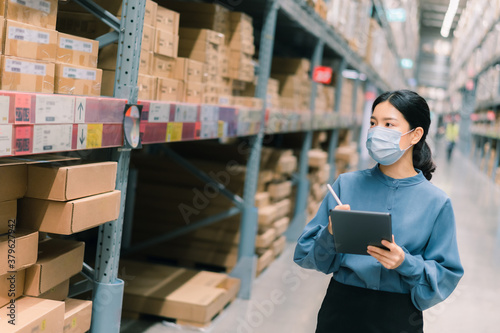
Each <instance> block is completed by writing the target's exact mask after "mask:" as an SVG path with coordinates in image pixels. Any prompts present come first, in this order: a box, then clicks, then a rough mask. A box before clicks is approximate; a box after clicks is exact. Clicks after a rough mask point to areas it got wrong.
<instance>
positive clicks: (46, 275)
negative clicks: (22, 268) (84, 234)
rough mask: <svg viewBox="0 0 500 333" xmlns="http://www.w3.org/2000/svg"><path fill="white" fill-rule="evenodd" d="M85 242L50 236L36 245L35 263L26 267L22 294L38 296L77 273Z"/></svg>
mask: <svg viewBox="0 0 500 333" xmlns="http://www.w3.org/2000/svg"><path fill="white" fill-rule="evenodd" d="M84 247H85V243H84V242H77V241H71V240H65V239H56V238H50V239H46V240H44V241H41V242H40V243H39V245H38V260H37V261H36V264H34V265H33V266H30V267H28V268H27V269H26V277H25V284H24V294H25V295H28V296H40V295H41V294H43V293H45V292H47V291H49V290H50V289H52V288H54V287H56V286H57V285H59V284H61V283H63V282H64V281H66V280H68V279H69V278H70V277H72V276H73V275H76V274H78V273H79V272H80V271H81V270H82V266H83V252H84Z"/></svg>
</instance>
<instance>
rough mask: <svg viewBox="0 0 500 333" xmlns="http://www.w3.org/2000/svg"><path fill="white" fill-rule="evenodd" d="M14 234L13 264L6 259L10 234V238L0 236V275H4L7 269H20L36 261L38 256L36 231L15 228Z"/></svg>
mask: <svg viewBox="0 0 500 333" xmlns="http://www.w3.org/2000/svg"><path fill="white" fill-rule="evenodd" d="M14 236H15V239H16V242H15V250H16V260H15V263H13V264H12V263H9V262H8V261H7V260H8V249H9V239H11V242H10V243H12V236H11V237H10V238H9V236H8V235H2V236H0V258H1V259H0V275H5V274H6V273H7V272H9V271H20V270H22V269H24V268H27V267H29V266H31V265H33V264H34V263H35V262H36V259H37V256H38V231H33V230H26V229H21V228H16V232H15V234H14ZM11 264H12V265H11Z"/></svg>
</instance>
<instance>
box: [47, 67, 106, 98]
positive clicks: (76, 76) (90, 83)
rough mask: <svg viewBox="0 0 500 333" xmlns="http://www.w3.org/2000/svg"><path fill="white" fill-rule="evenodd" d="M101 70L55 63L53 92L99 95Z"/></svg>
mask: <svg viewBox="0 0 500 333" xmlns="http://www.w3.org/2000/svg"><path fill="white" fill-rule="evenodd" d="M101 83H102V70H101V69H99V68H91V67H83V66H75V65H68V64H59V63H56V72H55V90H54V91H55V92H56V93H58V94H67V95H87V96H101Z"/></svg>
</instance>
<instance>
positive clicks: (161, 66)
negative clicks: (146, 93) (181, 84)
mask: <svg viewBox="0 0 500 333" xmlns="http://www.w3.org/2000/svg"><path fill="white" fill-rule="evenodd" d="M175 62H176V60H175V58H171V57H165V56H162V55H161V54H153V66H152V67H151V71H152V73H154V75H155V76H157V77H162V78H166V79H170V78H172V76H173V75H174V74H173V72H174V67H175Z"/></svg>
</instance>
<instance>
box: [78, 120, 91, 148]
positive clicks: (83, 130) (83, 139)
mask: <svg viewBox="0 0 500 333" xmlns="http://www.w3.org/2000/svg"><path fill="white" fill-rule="evenodd" d="M87 137H88V128H87V124H79V125H78V133H77V137H76V149H86V148H87Z"/></svg>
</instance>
